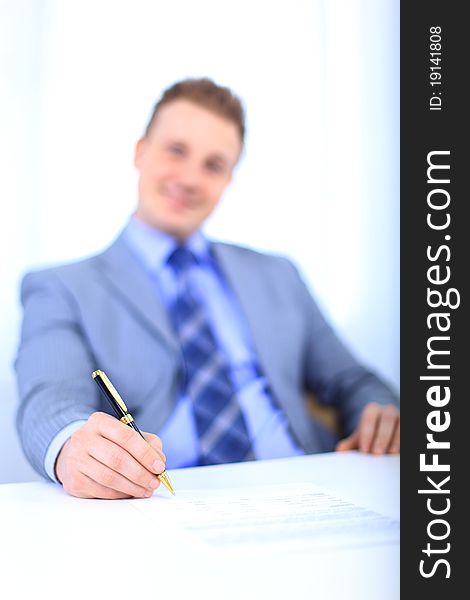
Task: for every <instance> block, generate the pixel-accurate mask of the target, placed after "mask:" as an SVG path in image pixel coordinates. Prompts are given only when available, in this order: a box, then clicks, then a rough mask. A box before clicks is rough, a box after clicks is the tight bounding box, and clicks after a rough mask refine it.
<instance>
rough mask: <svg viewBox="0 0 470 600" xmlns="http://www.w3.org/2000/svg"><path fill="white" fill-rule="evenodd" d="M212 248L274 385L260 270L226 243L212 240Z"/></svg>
mask: <svg viewBox="0 0 470 600" xmlns="http://www.w3.org/2000/svg"><path fill="white" fill-rule="evenodd" d="M212 250H213V253H214V256H215V258H216V260H217V263H218V264H219V266H220V268H221V270H222V272H223V274H224V276H225V278H226V280H227V282H228V284H229V286H230V288H231V289H232V291H233V293H234V294H235V296H236V298H237V300H238V302H239V303H240V306H241V309H242V311H243V314H244V316H245V317H246V320H247V323H248V327H249V331H250V333H251V339H252V342H253V346H254V349H255V352H256V355H257V358H258V360H259V363H260V366H261V368H262V369H263V372H264V374H265V375H266V377H267V378H268V381H270V382H271V384H273V385H274V387H276V385H275V382H276V381H277V379H278V372H277V371H278V366H277V365H276V360H275V356H276V348H275V344H274V343H273V341H274V338H273V319H272V318H269V317H272V316H273V307H272V303H271V301H270V298H269V294H267V293H266V289H264V287H263V286H262V285H261V284H260V277H259V273H258V272H257V271H256V270H255V269H250V268H249V267H247V264H246V262H245V261H244V260H240V255H239V254H238V253H235V252H234V250H235V249H234V248H232V247H230V246H229V245H225V244H213V245H212ZM279 400H280V401H281V402H282V400H281V399H279Z"/></svg>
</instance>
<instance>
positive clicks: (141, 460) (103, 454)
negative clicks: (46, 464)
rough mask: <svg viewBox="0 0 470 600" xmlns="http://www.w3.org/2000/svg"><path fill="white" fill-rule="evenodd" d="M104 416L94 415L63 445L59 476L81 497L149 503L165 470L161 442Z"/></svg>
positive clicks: (57, 471) (70, 490)
mask: <svg viewBox="0 0 470 600" xmlns="http://www.w3.org/2000/svg"><path fill="white" fill-rule="evenodd" d="M143 435H144V436H145V440H143V439H142V437H141V436H140V435H139V434H138V433H137V431H135V430H134V429H132V428H131V427H128V426H127V425H124V424H123V423H121V422H120V421H118V420H117V419H116V418H115V417H111V416H110V415H107V414H105V413H101V412H96V413H93V414H92V415H91V416H90V418H89V419H88V421H87V422H86V423H85V425H83V427H81V428H80V429H78V430H77V431H76V432H75V433H74V434H73V435H72V436H71V437H70V438H69V439H68V440H67V442H66V443H65V444H64V445H63V447H62V450H61V451H60V453H59V456H58V457H57V461H56V474H57V478H58V479H59V481H60V482H61V483H62V485H63V486H64V489H65V491H66V492H67V493H69V494H71V495H72V496H77V497H78V498H107V499H115V498H131V497H134V498H149V497H150V496H151V495H152V494H153V492H154V491H155V490H156V489H157V488H158V486H159V485H160V481H159V480H158V479H157V477H156V475H157V474H160V473H162V472H163V471H164V470H165V460H166V457H165V455H164V454H163V452H162V442H161V440H160V438H158V437H157V436H156V435H153V434H151V433H143Z"/></svg>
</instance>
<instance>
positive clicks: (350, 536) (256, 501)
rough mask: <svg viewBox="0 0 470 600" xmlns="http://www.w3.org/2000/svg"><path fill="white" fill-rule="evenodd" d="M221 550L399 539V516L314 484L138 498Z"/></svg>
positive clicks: (148, 509)
mask: <svg viewBox="0 0 470 600" xmlns="http://www.w3.org/2000/svg"><path fill="white" fill-rule="evenodd" d="M133 506H134V507H135V508H137V509H138V510H139V511H141V512H142V513H143V514H144V515H145V516H146V517H148V518H149V519H151V520H153V521H156V522H161V523H164V524H165V526H166V527H168V526H170V527H172V528H173V530H174V531H179V532H182V531H184V532H186V533H187V534H188V535H189V536H190V537H191V538H192V541H193V542H195V541H198V542H199V543H202V544H203V545H204V546H205V547H206V548H212V549H213V550H216V551H217V552H221V551H223V552H226V551H236V552H243V553H247V552H249V553H252V552H255V553H256V552H258V551H262V552H263V553H264V552H266V551H274V552H275V551H289V552H292V551H296V550H297V551H306V550H321V549H327V548H336V547H341V546H343V547H348V546H349V547H351V546H353V547H359V546H370V545H377V544H390V543H397V542H398V541H399V521H397V520H395V519H392V518H389V517H387V516H385V515H381V514H379V513H377V512H375V511H373V510H369V509H367V508H365V507H361V506H358V505H356V504H353V503H351V502H348V501H347V500H344V499H342V498H339V497H337V496H335V495H333V494H331V493H329V492H328V491H326V490H323V489H321V488H318V487H316V486H315V485H313V484H310V483H305V484H296V485H290V486H286V485H279V486H278V485H268V486H257V487H251V488H243V489H242V488H233V489H224V490H207V489H206V490H197V489H194V490H182V491H177V495H176V496H175V497H172V496H170V495H169V494H166V492H165V493H162V494H161V495H156V496H155V497H154V498H152V499H150V500H146V501H142V502H136V503H133Z"/></svg>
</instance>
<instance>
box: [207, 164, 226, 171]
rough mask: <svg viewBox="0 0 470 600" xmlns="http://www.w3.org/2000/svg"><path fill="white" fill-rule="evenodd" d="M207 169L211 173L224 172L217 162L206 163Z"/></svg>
mask: <svg viewBox="0 0 470 600" xmlns="http://www.w3.org/2000/svg"><path fill="white" fill-rule="evenodd" d="M207 169H208V170H209V171H211V172H212V173H222V171H223V170H224V168H223V166H222V165H221V164H220V163H218V162H208V163H207Z"/></svg>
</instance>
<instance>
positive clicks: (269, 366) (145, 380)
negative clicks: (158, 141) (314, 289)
mask: <svg viewBox="0 0 470 600" xmlns="http://www.w3.org/2000/svg"><path fill="white" fill-rule="evenodd" d="M212 249H213V253H214V255H215V258H216V260H217V261H218V263H219V265H220V267H221V269H222V272H223V273H224V274H225V276H226V279H227V281H228V283H229V285H230V286H231V288H232V289H233V292H234V294H235V297H236V298H237V299H238V301H239V303H240V306H241V309H242V311H243V313H244V315H245V317H246V320H247V323H248V326H249V331H250V332H251V335H252V340H253V345H254V348H255V350H256V352H257V355H258V358H259V363H260V366H261V368H262V370H263V372H264V374H265V375H266V377H267V379H268V382H269V384H270V387H271V391H272V393H273V396H274V398H275V399H276V401H277V402H278V404H279V405H280V407H281V408H282V409H283V410H284V412H285V414H286V416H287V419H288V422H289V424H290V427H291V431H292V435H293V436H294V438H295V440H296V441H297V443H298V444H299V445H300V446H301V447H302V448H303V449H304V450H305V452H307V453H314V452H321V451H329V450H332V449H333V448H334V443H335V441H336V440H335V439H334V437H333V436H332V435H331V434H329V432H327V431H326V430H325V429H324V428H323V427H322V426H321V425H320V424H319V423H316V422H315V421H314V420H313V419H312V417H311V416H310V414H309V412H308V410H307V407H306V403H305V389H310V390H312V391H313V392H314V393H315V394H316V395H317V397H318V399H319V400H320V401H322V402H324V403H326V404H329V405H332V406H335V407H337V408H338V409H339V411H340V415H341V418H342V423H343V427H344V433H345V434H348V433H350V432H351V431H352V430H353V429H354V428H355V426H356V424H357V422H358V419H359V415H360V413H361V411H362V408H363V407H364V406H365V404H367V403H368V402H371V401H375V402H379V403H388V402H394V403H395V402H396V397H395V395H394V394H393V392H392V391H391V390H390V389H389V388H388V387H386V386H385V385H384V384H383V383H382V382H381V381H380V380H379V379H378V378H377V377H376V376H375V375H373V374H372V373H371V372H369V371H367V370H366V369H365V368H364V367H362V366H360V365H359V364H358V363H357V361H356V360H355V359H354V357H353V356H352V355H351V353H350V352H349V351H348V350H347V349H346V348H345V346H344V345H343V344H342V343H341V341H340V340H339V339H338V337H337V336H336V335H335V333H334V332H333V330H332V329H331V327H330V326H329V324H328V323H327V322H326V321H325V319H324V317H323V316H322V314H321V313H320V311H319V309H318V307H317V305H316V304H315V302H314V300H313V299H312V297H311V295H310V294H309V292H308V291H307V289H306V287H305V285H304V284H303V282H302V280H301V279H300V277H299V275H298V273H297V271H296V269H295V268H294V267H293V266H292V264H291V263H290V262H289V261H288V260H286V259H284V258H280V257H275V256H271V255H266V254H260V253H258V252H254V251H252V250H248V249H246V248H241V247H238V246H233V245H228V244H220V243H216V244H213V246H212ZM22 302H23V306H24V321H23V328H22V336H21V343H20V347H19V351H18V355H17V360H16V363H15V365H16V371H17V377H18V387H19V395H20V400H21V403H20V406H19V410H18V416H17V426H18V431H19V435H20V438H21V441H22V445H23V448H24V451H25V454H26V456H27V458H28V459H29V461H30V462H31V464H32V465H33V467H34V468H35V469H36V470H37V471H38V472H39V473H41V474H42V475H44V476H45V477H47V475H46V473H45V471H44V458H45V455H46V452H47V448H48V446H49V444H50V442H51V441H52V439H53V438H54V436H55V435H56V434H57V433H58V432H59V431H60V430H61V429H62V428H63V427H65V426H66V425H68V424H69V423H71V422H73V421H76V420H79V419H87V418H88V417H89V415H90V414H91V413H92V412H95V411H97V410H104V411H106V412H109V408H108V406H107V405H106V404H105V403H104V401H103V399H102V398H101V396H100V394H99V390H98V388H97V386H96V384H95V383H94V382H93V381H92V378H91V373H92V372H93V371H94V370H95V369H98V368H99V369H102V370H104V371H105V372H106V373H107V374H108V375H109V377H110V379H111V381H113V383H115V385H116V387H117V389H118V390H119V391H120V393H121V395H122V396H123V398H125V401H126V404H127V405H128V407H129V410H130V412H131V413H132V414H133V416H134V418H135V419H136V421H137V423H139V426H140V427H141V428H142V429H143V430H145V431H154V432H158V431H159V429H160V428H161V426H162V425H163V424H164V423H165V421H166V420H167V419H168V418H169V416H170V415H171V413H172V410H173V408H174V406H175V403H176V400H177V390H178V381H179V379H180V377H181V374H182V373H181V366H182V363H181V355H180V349H179V347H178V343H177V340H176V338H175V335H174V333H173V331H172V327H171V325H170V322H169V318H168V316H167V314H166V312H165V309H164V307H163V306H162V304H161V302H160V300H159V298H158V297H157V295H156V294H155V290H154V288H153V287H152V285H151V283H150V281H149V280H148V277H147V275H146V273H145V271H144V269H143V267H142V266H141V265H140V263H139V262H138V261H137V259H136V258H135V257H134V255H133V254H132V253H131V251H130V250H129V249H128V247H127V245H126V244H125V242H124V241H123V239H122V238H121V237H119V238H118V239H117V240H116V241H115V242H114V243H113V245H112V246H110V248H108V250H106V251H105V252H104V253H102V254H100V255H97V256H94V257H92V258H89V259H86V260H84V261H81V262H77V263H73V264H69V265H65V266H61V267H56V268H52V269H47V270H44V271H39V272H34V273H29V274H28V275H26V276H25V278H24V280H23V283H22Z"/></svg>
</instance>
